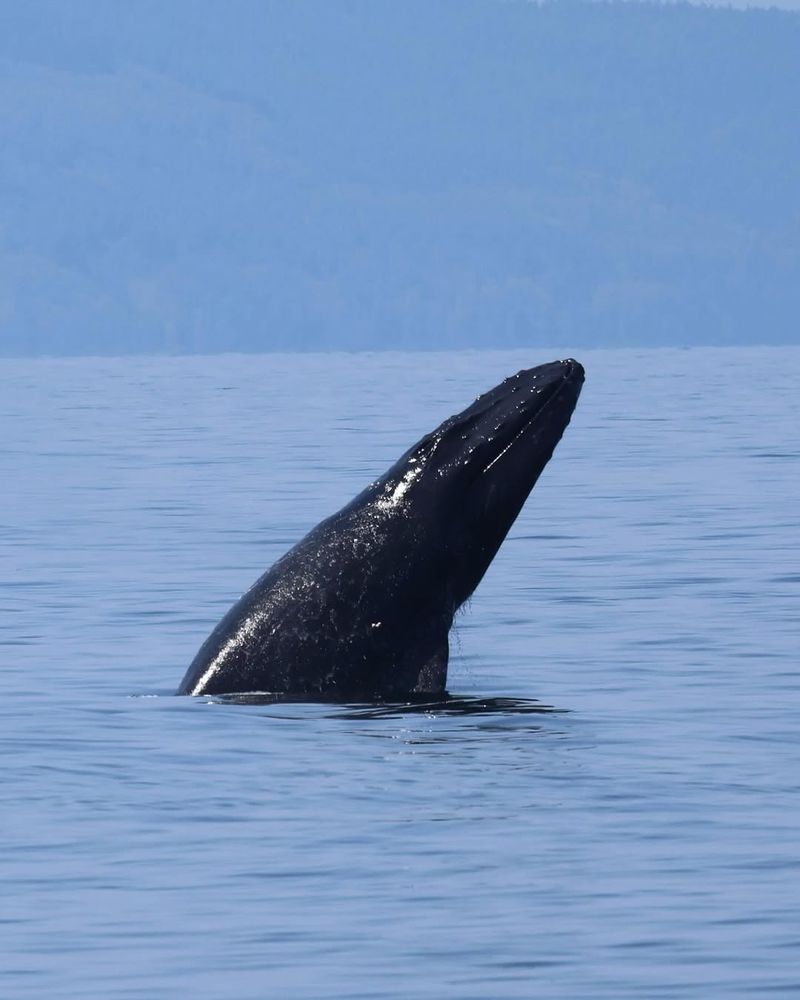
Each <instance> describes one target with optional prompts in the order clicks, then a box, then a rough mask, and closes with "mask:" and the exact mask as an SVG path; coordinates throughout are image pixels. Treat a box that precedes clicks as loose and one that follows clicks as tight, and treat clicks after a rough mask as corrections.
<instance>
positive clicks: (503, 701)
mask: <svg viewBox="0 0 800 1000" xmlns="http://www.w3.org/2000/svg"><path fill="white" fill-rule="evenodd" d="M201 700H202V701H204V702H205V703H206V704H214V703H216V704H221V705H331V704H336V703H337V699H336V698H335V697H333V696H330V697H328V696H315V697H313V698H309V697H308V696H307V695H306V696H304V695H292V694H285V693H283V692H281V693H275V694H273V693H270V692H268V691H251V692H240V693H237V694H226V695H216V696H214V697H213V698H202V699H201ZM558 711H564V710H563V709H556V708H553V707H552V705H544V704H542V702H540V701H539V700H538V699H536V698H477V697H475V696H472V695H453V694H449V693H448V692H447V691H445V692H444V693H443V694H442V695H440V696H431V695H419V696H417V697H415V696H413V695H412V696H409V697H408V698H407V699H406V700H404V701H397V702H393V701H377V702H364V703H347V704H341V707H340V709H339V710H337V711H336V712H333V713H331V714H330V715H329V716H328V717H329V718H331V719H396V718H402V717H403V716H406V715H417V714H419V715H454V716H460V715H530V714H534V713H535V714H544V713H547V714H551V713H554V712H558Z"/></svg>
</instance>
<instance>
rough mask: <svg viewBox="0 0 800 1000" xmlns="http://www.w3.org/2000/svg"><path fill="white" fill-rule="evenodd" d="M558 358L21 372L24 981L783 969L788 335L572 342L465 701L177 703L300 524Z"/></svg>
mask: <svg viewBox="0 0 800 1000" xmlns="http://www.w3.org/2000/svg"><path fill="white" fill-rule="evenodd" d="M545 360H550V357H549V356H542V355H541V353H540V352H537V354H536V356H530V355H528V354H523V353H513V354H511V353H503V354H500V353H497V354H495V353H489V354H479V353H464V354H450V355H391V354H389V355H374V356H368V355H366V356H336V355H331V356H322V355H317V356H296V357H295V356H273V357H270V356H264V357H237V356H228V357H217V358H191V359H187V358H181V359H155V358H152V359H150V358H145V359H131V358H125V359H114V360H96V359H93V360H71V361H55V360H37V361H13V362H9V361H5V362H2V366H1V367H0V381H1V383H2V384H1V385H0V434H1V436H0V448H1V449H2V469H3V484H4V485H3V489H2V492H0V525H1V529H0V530H1V532H2V534H1V535H0V542H1V546H0V558H2V564H1V566H0V583H2V592H1V594H0V604H1V605H2V617H0V645H1V646H2V673H1V674H0V677H1V678H2V699H0V713H1V716H0V750H1V751H2V771H1V772H0V837H2V845H1V848H2V849H1V850H0V867H1V870H0V887H1V888H2V892H1V893H0V920H1V921H2V922H1V923H0V942H1V944H0V969H1V970H2V979H1V981H0V996H2V997H3V998H4V1000H5V998H10V1000H18V998H19V1000H22V998H34V997H35V998H37V1000H38V998H43V997H48V998H49V997H57V998H59V1000H63V998H81V1000H88V998H110V997H113V998H120V1000H121V998H125V1000H128V998H130V1000H133V998H142V1000H144V998H148V1000H149V998H161V997H177V996H184V995H186V996H191V997H192V998H194V1000H219V998H222V997H225V998H237V1000H239V998H241V1000H245V998H247V1000H249V998H253V1000H255V998H263V997H266V996H269V997H292V998H312V997H313V998H328V997H348V998H430V997H458V998H464V1000H466V998H510V997H515V998H517V997H519V998H522V997H524V998H529V997H532V996H537V997H538V996H541V997H547V998H551V997H552V998H561V997H570V998H572V997H580V998H584V997H592V998H595V997H608V998H625V997H630V998H643V997H659V998H662V997H676V998H684V997H703V998H707V997H712V996H713V997H739V996H747V997H761V996H765V995H770V996H787V997H788V996H792V997H794V996H797V995H798V993H799V992H800V960H799V958H798V956H799V955H800V847H799V846H798V845H800V830H799V829H798V828H799V827H800V800H799V799H798V792H800V736H799V735H798V733H799V732H800V728H799V725H798V720H800V678H799V677H798V667H799V665H800V664H799V662H798V661H799V657H798V654H799V653H800V642H798V638H799V636H800V627H799V626H798V599H800V541H799V539H800V530H799V529H800V506H799V505H798V487H800V445H799V444H798V440H799V439H798V431H799V430H800V393H799V392H798V385H800V349H792V350H769V349H752V350H735V351H734V350H727V351H721V350H717V351H715V350H691V351H677V350H675V351H651V352H635V351H617V352H611V351H609V352H584V353H583V354H582V355H581V357H580V360H582V361H583V362H584V363H585V365H586V368H587V383H586V386H585V389H584V393H583V396H582V398H581V401H580V403H579V405H578V410H577V411H576V414H575V417H574V419H573V422H572V425H571V426H570V428H569V429H568V431H567V433H566V435H565V437H564V440H563V441H562V443H561V445H560V446H559V448H558V450H557V452H556V455H555V458H554V460H553V461H552V463H551V464H550V466H548V468H547V470H546V471H545V474H544V475H543V476H542V479H541V480H540V482H539V484H538V486H537V487H536V489H535V490H534V492H533V494H532V496H531V498H530V500H529V501H528V504H527V506H526V508H525V510H524V511H523V513H522V515H521V516H520V518H519V520H518V522H517V524H516V525H515V527H514V528H513V530H512V533H511V535H510V536H509V538H508V539H507V541H506V543H505V545H504V547H503V548H502V550H501V552H500V554H499V556H498V558H497V559H496V560H495V563H494V564H493V566H492V568H491V570H490V572H489V574H488V575H487V577H486V579H485V580H484V582H483V584H482V585H481V587H480V589H479V590H478V592H477V593H476V595H475V597H474V598H473V600H472V602H471V606H470V607H469V608H468V609H466V611H465V612H464V613H463V614H462V615H461V616H460V617H459V620H458V625H457V630H456V634H455V636H454V637H453V641H452V642H451V646H452V650H453V654H452V660H451V667H450V681H449V690H450V691H451V692H452V693H453V694H455V695H457V696H460V698H461V699H462V701H461V702H458V701H457V702H456V703H455V704H453V705H450V706H439V707H433V708H431V709H428V710H425V709H416V710H411V709H405V710H404V709H402V708H400V709H397V710H382V711H370V710H369V709H367V708H364V707H355V708H344V707H337V706H331V705H274V706H269V705H247V706H244V705H231V704H218V703H211V702H209V701H208V700H206V699H189V698H175V697H173V696H172V694H171V692H172V691H173V690H174V688H175V686H176V685H177V683H178V682H179V680H180V679H181V677H182V675H183V672H184V670H185V668H186V666H187V664H188V662H189V661H190V659H191V658H192V656H193V655H194V653H195V651H196V648H197V647H198V646H199V644H200V642H201V641H202V640H203V639H204V638H205V636H206V635H207V633H208V632H209V630H210V629H211V628H212V626H213V625H214V624H215V623H216V621H217V620H218V619H219V617H220V616H221V614H222V613H223V612H224V611H225V610H226V608H227V607H228V605H229V604H230V602H231V601H232V600H233V599H234V598H235V597H237V596H238V595H239V594H240V593H241V592H242V591H243V590H244V589H245V588H246V587H248V586H249V585H250V583H251V582H252V581H253V580H254V579H255V578H256V577H257V576H258V575H259V574H260V573H261V572H262V571H263V569H264V568H265V567H266V566H267V565H269V564H270V563H271V562H272V561H273V559H275V557H277V556H278V555H279V554H280V553H281V552H282V551H283V550H284V549H285V548H286V547H287V546H289V545H290V544H291V543H292V542H293V541H295V540H296V539H297V538H298V537H299V536H300V535H301V534H302V533H303V532H304V531H305V530H306V529H308V528H309V527H311V526H312V525H313V524H314V523H316V521H317V520H319V519H320V518H321V517H323V516H324V515H326V514H328V513H330V512H331V511H332V510H333V509H335V508H336V507H337V506H338V505H340V504H342V503H344V502H345V501H347V500H348V499H349V498H350V497H351V496H352V495H353V494H354V493H355V492H356V491H357V490H359V489H360V488H361V487H362V486H363V485H364V484H365V483H366V482H367V481H369V480H370V479H371V478H373V477H375V476H376V475H378V474H380V473H381V472H382V471H383V470H384V469H385V468H386V467H387V466H388V465H389V463H390V462H391V461H393V460H394V458H396V457H397V455H398V454H399V453H400V452H401V451H403V450H404V449H405V448H406V447H407V446H408V445H409V444H411V443H412V441H413V440H415V439H416V438H417V437H418V436H420V435H421V434H422V433H424V432H425V431H427V430H429V429H431V428H432V427H433V426H434V425H435V424H436V423H438V422H439V421H440V420H441V419H442V418H443V417H445V416H446V415H448V414H449V413H451V412H453V411H455V410H458V409H461V408H462V407H463V406H464V405H466V403H467V402H468V401H469V400H470V398H471V397H473V396H474V395H476V394H477V393H478V392H479V391H481V390H483V389H485V388H487V387H488V386H490V385H491V384H493V383H494V382H495V381H497V380H499V379H500V378H502V377H503V376H505V375H507V374H510V373H512V372H514V371H516V370H517V369H518V368H520V367H523V366H529V365H531V364H535V363H539V362H542V361H545ZM545 706H550V707H551V708H552V709H553V710H550V711H546V710H544V709H545ZM537 709H539V710H537Z"/></svg>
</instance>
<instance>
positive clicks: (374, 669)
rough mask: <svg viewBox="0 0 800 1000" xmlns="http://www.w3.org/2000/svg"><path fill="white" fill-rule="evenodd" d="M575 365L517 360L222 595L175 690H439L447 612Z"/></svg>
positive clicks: (577, 381) (350, 696) (366, 695)
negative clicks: (510, 371) (241, 585)
mask: <svg viewBox="0 0 800 1000" xmlns="http://www.w3.org/2000/svg"><path fill="white" fill-rule="evenodd" d="M583 378H584V374H583V368H582V367H581V366H580V365H579V364H578V362H577V361H572V360H569V361H556V362H553V363H552V364H547V365H541V366H540V367H538V368H530V369H528V370H526V371H521V372H519V373H518V374H517V375H514V376H512V377H511V378H508V379H506V380H505V381H504V382H502V383H501V384H500V385H498V386H496V387H495V388H494V389H491V390H490V391H489V392H487V393H485V394H484V395H482V396H479V397H478V398H477V399H476V400H475V402H474V403H472V405H471V406H469V407H467V409H466V410H464V411H463V412H462V413H459V414H457V415H456V416H454V417H450V418H449V420H445V422H444V423H443V424H442V425H441V426H440V427H437V429H436V430H435V431H433V432H432V433H430V434H428V435H426V436H425V437H424V438H422V440H421V441H419V442H418V443H417V444H415V445H414V447H413V448H411V449H409V451H407V452H406V453H405V454H404V455H403V456H402V457H401V458H400V459H399V460H398V461H397V462H396V463H395V464H394V465H393V466H392V467H391V469H389V471H388V472H387V473H386V474H385V475H384V476H383V477H382V478H381V479H379V480H377V481H376V482H374V483H371V484H370V485H369V486H368V487H367V488H366V489H365V490H364V491H363V492H362V493H360V494H359V495H358V496H357V497H355V499H354V500H352V501H351V502H350V503H349V504H348V505H347V506H346V507H343V508H342V510H340V511H339V512H338V513H336V514H334V515H333V516H332V517H329V518H327V519H326V520H324V521H322V522H321V523H320V524H318V525H317V527H316V528H314V529H313V530H312V531H310V532H309V534H308V535H306V537H305V538H303V539H302V541H300V542H298V544H297V545H295V547H294V548H293V549H291V550H290V551H289V552H287V553H286V555H284V556H283V557H282V558H281V559H279V560H278V561H277V562H276V563H275V565H274V566H273V567H272V568H271V569H269V570H268V571H267V572H266V573H265V574H264V575H263V576H262V577H261V578H260V579H259V580H258V581H257V582H256V583H255V584H254V585H253V586H252V587H251V588H250V590H249V591H248V592H247V593H246V594H244V596H243V597H241V598H240V600H238V601H237V602H236V604H234V606H233V607H232V608H231V609H230V611H229V612H228V613H227V614H226V615H225V617H224V618H223V619H222V621H221V622H220V623H219V625H217V627H216V628H215V629H214V631H213V632H212V633H211V635H210V636H209V637H208V639H206V641H205V642H204V643H203V645H202V646H201V648H200V650H199V652H198V653H197V656H196V657H195V658H194V660H193V662H192V664H191V666H190V667H189V669H188V671H187V672H186V676H185V677H184V679H183V681H182V682H181V685H180V687H179V688H178V692H177V693H178V694H192V695H198V694H207V695H209V694H210V695H213V694H232V693H236V692H244V691H263V692H272V693H276V694H285V695H293V696H308V698H309V699H313V698H314V697H324V698H326V699H327V698H341V699H342V700H374V699H392V698H403V697H405V696H411V695H415V694H423V693H425V694H427V693H430V694H439V693H442V692H443V691H444V689H445V684H446V681H447V659H448V644H447V635H448V632H449V630H450V626H451V624H452V622H453V616H454V615H455V613H456V611H457V610H458V608H459V607H460V605H461V604H463V603H464V601H466V600H467V598H468V597H469V596H470V595H471V594H472V592H473V591H474V590H475V588H476V587H477V586H478V584H479V583H480V581H481V579H482V577H483V575H484V573H485V572H486V570H487V568H488V566H489V564H490V563H491V561H492V559H493V558H494V555H495V553H496V552H497V550H498V548H499V547H500V544H501V543H502V541H503V539H504V538H505V536H506V534H507V532H508V530H509V528H510V527H511V525H512V524H513V523H514V520H515V519H516V517H517V514H519V512H520V509H521V508H522V505H523V503H524V502H525V499H526V497H527V496H528V494H529V493H530V491H531V489H532V488H533V486H534V484H535V483H536V480H537V479H538V478H539V475H540V474H541V472H542V470H543V469H544V467H545V465H546V464H547V462H548V461H549V459H550V456H551V455H552V454H553V450H554V448H555V446H556V445H557V444H558V442H559V440H560V439H561V435H562V434H563V433H564V430H565V428H566V426H567V424H568V423H569V420H570V417H571V416H572V411H573V410H574V408H575V404H576V402H577V400H578V395H579V394H580V391H581V386H582V385H583Z"/></svg>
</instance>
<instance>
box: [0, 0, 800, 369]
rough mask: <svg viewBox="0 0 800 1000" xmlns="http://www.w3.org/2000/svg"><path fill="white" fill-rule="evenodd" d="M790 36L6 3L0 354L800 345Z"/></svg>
mask: <svg viewBox="0 0 800 1000" xmlns="http://www.w3.org/2000/svg"><path fill="white" fill-rule="evenodd" d="M798 94H800V15H797V14H791V13H785V12H781V11H777V10H761V9H758V10H756V9H751V10H747V11H742V10H734V9H730V8H727V9H723V8H719V7H704V6H688V5H684V4H668V5H667V4H665V5H662V4H653V3H648V4H637V3H617V4H606V3H591V4H583V3H580V2H569V3H556V4H549V5H538V4H531V3H527V2H523V0H505V2H500V0H439V2H437V3H436V4H430V3H429V2H427V0H405V2H404V3H403V4H394V3H375V2H374V0H295V2H293V3H291V4H286V3H283V2H280V0H230V2H229V3H227V4H225V5H221V4H219V3H217V2H215V0H171V2H170V3H169V4H163V3H161V2H156V0H139V2H137V3H136V4H131V3H129V2H124V0H107V2H104V3H103V4H97V3H96V2H94V0H71V2H70V3H68V4H67V3H63V2H60V0H26V3H25V4H19V3H16V2H12V0H0V190H2V192H3V197H2V199H0V354H5V355H39V354H119V353H130V352H167V353H182V352H190V353H196V352H201V353H207V352H216V351H263V350H332V349H337V350H365V349H366V350H375V349H383V348H390V349H394V348H425V347H432V348H440V349H450V348H464V347H519V346H527V345H532V344H540V345H543V346H545V345H546V346H548V347H550V346H553V345H557V344H558V343H560V342H568V343H570V344H586V345H587V346H598V347H602V346H606V347H608V346H618V345H657V344H677V345H686V344H742V343H777V344H780V343H796V342H797V341H798V323H797V316H798V315H799V314H800V249H798V248H800V238H798V237H799V235H800V177H798V171H797V170H796V164H797V163H798V162H800V130H798V129H797V127H796V122H797V118H798V116H797V111H798V108H797V95H798Z"/></svg>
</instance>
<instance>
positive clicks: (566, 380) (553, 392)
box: [478, 358, 583, 476]
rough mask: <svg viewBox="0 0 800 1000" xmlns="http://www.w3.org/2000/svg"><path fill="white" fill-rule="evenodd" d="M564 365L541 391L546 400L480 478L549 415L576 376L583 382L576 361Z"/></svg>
mask: <svg viewBox="0 0 800 1000" xmlns="http://www.w3.org/2000/svg"><path fill="white" fill-rule="evenodd" d="M562 364H564V365H566V366H567V368H566V370H565V371H564V372H563V374H562V375H561V376H560V378H558V379H556V380H554V381H553V382H552V383H551V384H550V385H548V386H546V387H545V388H544V389H543V390H540V391H541V392H543V393H544V394H545V395H544V399H543V400H540V402H539V405H538V407H537V408H536V410H535V411H534V412H533V413H530V414H528V415H527V417H526V419H525V420H524V422H523V424H522V426H521V427H520V428H519V430H517V431H516V432H515V434H514V435H513V437H512V438H511V439H510V440H509V441H508V442H507V443H506V444H505V445H504V446H503V447H502V448H501V449H500V451H499V452H498V453H497V454H496V455H495V456H494V457H493V458H492V459H491V460H490V461H489V462H487V463H486V465H484V466H483V468H481V469H480V471H479V473H478V475H479V476H480V475H483V474H485V473H487V472H488V471H489V470H490V469H491V468H492V466H493V465H495V463H496V462H499V461H500V459H501V458H502V457H503V456H504V455H505V454H507V453H508V452H509V451H511V449H512V448H513V447H514V445H515V444H516V443H517V441H519V439H520V438H521V437H522V436H523V435H524V434H525V433H527V431H528V430H529V429H530V427H531V425H532V424H533V423H534V422H536V421H537V420H540V419H541V418H542V417H544V416H545V415H546V414H547V413H548V411H549V410H551V409H552V408H553V407H554V406H555V404H556V403H557V402H558V401H559V399H560V398H561V396H562V394H563V393H564V391H565V390H567V389H568V388H570V387H571V386H572V384H573V380H574V377H575V376H576V375H578V374H579V375H580V376H581V381H583V379H582V376H583V369H582V367H581V366H580V365H578V363H577V362H576V361H573V360H572V359H571V358H570V359H568V360H566V361H564V362H562Z"/></svg>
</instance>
